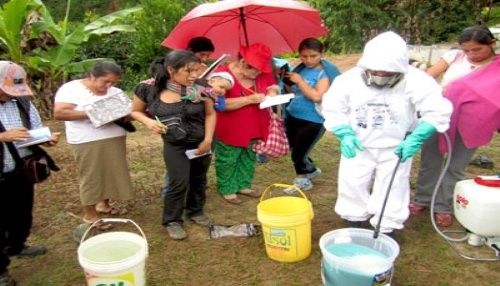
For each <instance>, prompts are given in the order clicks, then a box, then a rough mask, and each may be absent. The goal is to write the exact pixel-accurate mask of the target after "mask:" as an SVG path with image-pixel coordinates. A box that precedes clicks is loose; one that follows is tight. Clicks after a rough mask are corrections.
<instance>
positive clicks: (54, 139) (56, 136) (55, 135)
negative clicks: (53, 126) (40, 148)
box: [43, 132, 61, 147]
mask: <svg viewBox="0 0 500 286" xmlns="http://www.w3.org/2000/svg"><path fill="white" fill-rule="evenodd" d="M59 137H61V132H52V134H51V137H50V141H49V142H46V143H45V144H43V145H45V146H47V147H52V146H55V145H57V143H59Z"/></svg>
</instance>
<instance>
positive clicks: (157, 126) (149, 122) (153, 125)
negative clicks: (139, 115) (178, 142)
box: [142, 118, 168, 134]
mask: <svg viewBox="0 0 500 286" xmlns="http://www.w3.org/2000/svg"><path fill="white" fill-rule="evenodd" d="M142 123H143V124H144V125H146V127H147V128H148V129H149V130H151V131H153V133H156V134H167V131H168V127H167V126H166V125H164V124H163V123H161V122H160V121H159V120H154V119H151V118H146V119H143V120H142Z"/></svg>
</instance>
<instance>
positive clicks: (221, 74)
mask: <svg viewBox="0 0 500 286" xmlns="http://www.w3.org/2000/svg"><path fill="white" fill-rule="evenodd" d="M214 77H221V78H223V79H227V80H228V81H229V82H230V83H231V87H233V86H234V78H233V77H232V76H231V75H230V74H229V73H228V72H214V73H212V74H210V76H209V77H208V79H212V78H214Z"/></svg>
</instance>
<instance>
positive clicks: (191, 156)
mask: <svg viewBox="0 0 500 286" xmlns="http://www.w3.org/2000/svg"><path fill="white" fill-rule="evenodd" d="M197 150H198V149H189V150H186V156H187V157H188V159H190V160H191V159H194V158H198V157H202V156H207V155H210V154H212V150H210V151H208V152H207V153H203V154H200V155H196V151H197Z"/></svg>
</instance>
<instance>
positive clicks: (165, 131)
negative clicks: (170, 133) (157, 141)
mask: <svg viewBox="0 0 500 286" xmlns="http://www.w3.org/2000/svg"><path fill="white" fill-rule="evenodd" d="M155 119H156V122H158V123H160V124H161V125H163V123H161V121H160V118H158V116H156V115H155ZM161 133H163V134H166V133H167V130H165V127H162V128H161Z"/></svg>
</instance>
